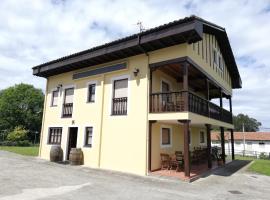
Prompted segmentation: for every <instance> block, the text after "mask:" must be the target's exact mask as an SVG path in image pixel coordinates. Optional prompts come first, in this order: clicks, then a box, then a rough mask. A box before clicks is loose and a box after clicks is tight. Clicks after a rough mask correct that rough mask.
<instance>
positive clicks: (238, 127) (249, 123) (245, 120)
mask: <svg viewBox="0 0 270 200" xmlns="http://www.w3.org/2000/svg"><path fill="white" fill-rule="evenodd" d="M233 123H234V129H235V131H242V129H243V125H244V129H245V131H246V132H256V131H258V130H259V127H260V126H261V125H262V124H261V122H259V121H257V120H256V119H254V118H251V117H249V116H248V115H244V114H242V113H241V114H238V115H237V116H234V117H233Z"/></svg>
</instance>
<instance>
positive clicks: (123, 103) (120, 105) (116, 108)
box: [112, 97, 128, 115]
mask: <svg viewBox="0 0 270 200" xmlns="http://www.w3.org/2000/svg"><path fill="white" fill-rule="evenodd" d="M127 100H128V98H127V97H121V98H113V100H112V115H126V114H127Z"/></svg>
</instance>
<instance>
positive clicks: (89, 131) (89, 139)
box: [84, 127, 93, 147]
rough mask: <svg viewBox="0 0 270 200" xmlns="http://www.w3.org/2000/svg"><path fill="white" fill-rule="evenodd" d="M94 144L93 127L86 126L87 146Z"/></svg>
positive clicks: (85, 144)
mask: <svg viewBox="0 0 270 200" xmlns="http://www.w3.org/2000/svg"><path fill="white" fill-rule="evenodd" d="M92 144H93V127H85V143H84V146H85V147H92Z"/></svg>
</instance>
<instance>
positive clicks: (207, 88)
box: [205, 79, 210, 117]
mask: <svg viewBox="0 0 270 200" xmlns="http://www.w3.org/2000/svg"><path fill="white" fill-rule="evenodd" d="M205 84H206V99H207V113H208V117H210V108H209V100H210V91H209V80H208V79H206V80H205Z"/></svg>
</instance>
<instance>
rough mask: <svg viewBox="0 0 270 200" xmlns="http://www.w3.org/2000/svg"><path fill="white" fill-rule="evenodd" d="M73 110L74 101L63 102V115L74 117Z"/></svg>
mask: <svg viewBox="0 0 270 200" xmlns="http://www.w3.org/2000/svg"><path fill="white" fill-rule="evenodd" d="M72 112H73V103H64V104H63V114H62V116H63V117H72Z"/></svg>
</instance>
